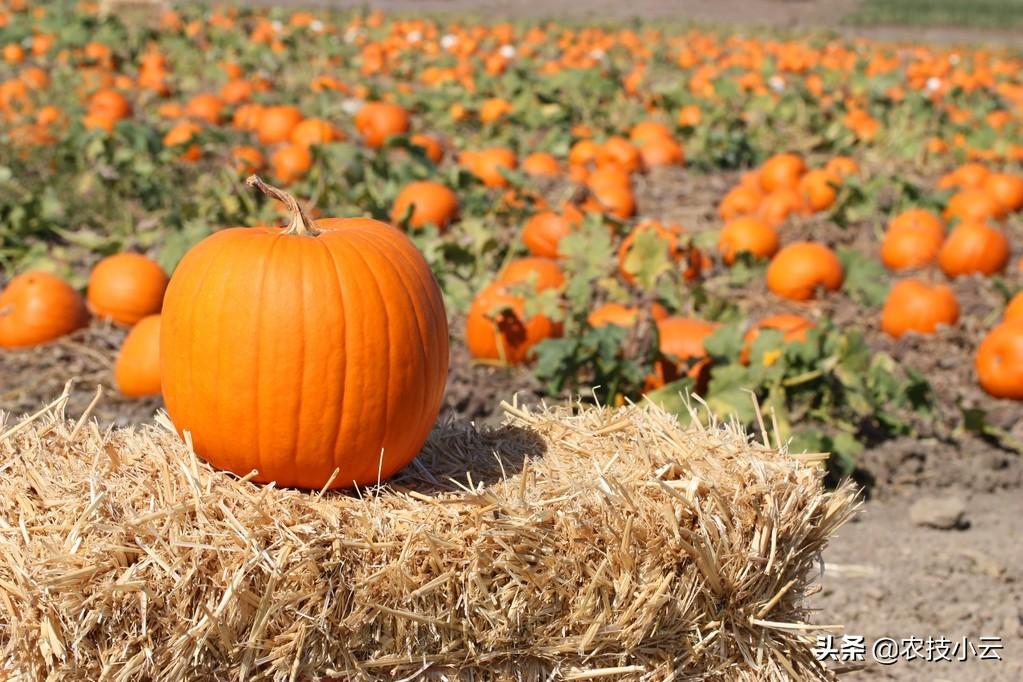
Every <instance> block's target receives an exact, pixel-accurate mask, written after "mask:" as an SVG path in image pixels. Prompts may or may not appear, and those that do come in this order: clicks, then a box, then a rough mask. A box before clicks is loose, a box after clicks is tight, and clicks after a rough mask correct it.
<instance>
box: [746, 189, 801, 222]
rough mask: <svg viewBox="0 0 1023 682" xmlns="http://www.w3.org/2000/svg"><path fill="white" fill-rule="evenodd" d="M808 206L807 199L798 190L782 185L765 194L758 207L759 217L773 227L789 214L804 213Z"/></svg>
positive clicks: (784, 219)
mask: <svg viewBox="0 0 1023 682" xmlns="http://www.w3.org/2000/svg"><path fill="white" fill-rule="evenodd" d="M806 208H807V205H806V200H805V199H804V198H803V195H802V194H800V193H799V191H798V190H795V189H793V188H791V187H781V188H779V189H777V190H775V191H774V192H771V193H770V194H768V195H765V196H764V198H763V199H762V200H761V201H760V205H759V206H758V207H757V217H758V218H760V220H762V221H764V222H765V223H767V224H768V225H770V226H771V227H777V226H778V225H781V224H782V223H784V222H785V221H786V220H788V218H789V216H791V215H794V214H799V213H803V212H804V211H805V210H806Z"/></svg>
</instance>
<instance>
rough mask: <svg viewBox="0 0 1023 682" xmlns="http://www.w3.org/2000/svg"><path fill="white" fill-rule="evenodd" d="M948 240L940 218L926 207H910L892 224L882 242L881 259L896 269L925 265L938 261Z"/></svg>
mask: <svg viewBox="0 0 1023 682" xmlns="http://www.w3.org/2000/svg"><path fill="white" fill-rule="evenodd" d="M944 241H945V226H944V225H943V224H942V222H941V219H940V218H938V217H937V216H936V215H934V214H933V213H931V212H929V211H925V210H923V209H917V208H914V209H909V210H908V211H903V212H902V213H900V214H899V215H897V216H896V217H895V218H894V219H893V220H892V221H891V223H889V225H888V231H887V232H886V233H885V236H884V240H883V241H882V242H881V262H883V263H884V264H885V265H886V266H888V267H889V268H891V269H892V270H908V269H912V268H921V267H923V266H925V265H929V264H930V263H933V262H934V259H935V258H937V257H938V252H939V251H940V250H941V245H942V243H943V242H944Z"/></svg>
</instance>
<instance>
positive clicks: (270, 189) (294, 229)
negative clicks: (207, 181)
mask: <svg viewBox="0 0 1023 682" xmlns="http://www.w3.org/2000/svg"><path fill="white" fill-rule="evenodd" d="M245 184H246V185H248V186H249V187H255V188H256V189H258V190H259V191H260V192H262V193H263V194H265V195H267V196H268V197H273V198H274V199H276V200H277V201H280V202H281V203H283V204H284V205H285V206H287V207H288V210H289V211H290V212H291V223H289V224H288V227H287V228H286V229H285V230H284V234H297V235H301V236H304V237H315V236H316V235H318V234H320V231H319V230H317V229H316V226H315V225H314V224H313V221H312V220H310V219H309V216H307V215H306V214H305V211H303V210H302V206H301V205H299V203H298V200H297V199H295V197H293V196H291V195H290V194H288V193H287V192H285V191H284V190H283V189H281V188H279V187H274V186H273V185H268V184H266V183H265V182H263V180H262V179H261V178H260V177H259V176H258V175H250V176H249V177H248V179H247V180H246V181H245Z"/></svg>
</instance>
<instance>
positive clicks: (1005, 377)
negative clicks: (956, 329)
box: [974, 320, 1023, 400]
mask: <svg viewBox="0 0 1023 682" xmlns="http://www.w3.org/2000/svg"><path fill="white" fill-rule="evenodd" d="M974 367H975V369H976V371H977V379H978V381H979V382H980V386H981V388H983V389H984V390H985V391H987V392H988V393H989V394H991V395H993V396H994V397H996V398H1009V399H1012V400H1023V322H1020V321H1018V320H1013V321H1007V322H1002V323H1001V324H999V325H996V326H995V328H994V329H992V330H991V331H990V332H988V334H987V336H985V337H984V339H983V340H982V341H981V342H980V345H979V346H978V347H977V354H976V356H975V357H974Z"/></svg>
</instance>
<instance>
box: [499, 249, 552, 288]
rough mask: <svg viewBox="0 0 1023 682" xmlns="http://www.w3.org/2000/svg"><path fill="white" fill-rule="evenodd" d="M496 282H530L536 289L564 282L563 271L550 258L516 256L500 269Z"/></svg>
mask: <svg viewBox="0 0 1023 682" xmlns="http://www.w3.org/2000/svg"><path fill="white" fill-rule="evenodd" d="M497 281H498V282H503V283H504V284H518V283H523V282H527V283H528V282H532V283H533V286H534V287H535V288H536V290H537V291H544V290H545V289H552V288H553V289H556V288H558V287H560V286H561V285H562V284H564V283H565V273H564V272H562V270H561V266H560V265H558V263H557V261H555V260H552V259H550V258H538V257H535V256H534V257H531V258H516V259H515V260H513V261H511V262H509V263H508V264H507V265H505V266H504V268H503V269H502V270H501V272H500V274H499V275H498V277H497Z"/></svg>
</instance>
